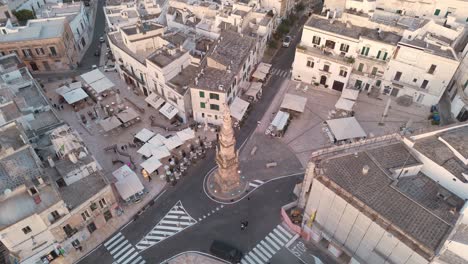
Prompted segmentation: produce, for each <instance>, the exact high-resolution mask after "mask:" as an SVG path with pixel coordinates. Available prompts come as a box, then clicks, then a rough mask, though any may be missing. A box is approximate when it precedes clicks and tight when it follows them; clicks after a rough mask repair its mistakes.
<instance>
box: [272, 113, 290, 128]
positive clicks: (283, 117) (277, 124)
mask: <svg viewBox="0 0 468 264" xmlns="http://www.w3.org/2000/svg"><path fill="white" fill-rule="evenodd" d="M288 119H289V113H288V112H283V111H278V113H277V114H276V116H275V118H274V119H273V121H272V122H271V125H272V126H273V127H274V128H275V129H276V130H279V131H281V130H283V129H284V127H285V126H286V124H287V123H288Z"/></svg>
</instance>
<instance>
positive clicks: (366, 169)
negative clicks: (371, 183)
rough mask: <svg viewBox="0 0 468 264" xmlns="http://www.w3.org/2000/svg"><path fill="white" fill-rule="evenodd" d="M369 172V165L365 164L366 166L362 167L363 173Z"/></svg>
mask: <svg viewBox="0 0 468 264" xmlns="http://www.w3.org/2000/svg"><path fill="white" fill-rule="evenodd" d="M367 173H369V166H367V165H364V167H362V175H367Z"/></svg>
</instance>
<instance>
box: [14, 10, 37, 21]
mask: <svg viewBox="0 0 468 264" xmlns="http://www.w3.org/2000/svg"><path fill="white" fill-rule="evenodd" d="M13 15H15V17H16V18H17V19H18V20H19V21H20V22H22V23H26V22H27V21H28V20H29V19H34V18H35V16H34V13H33V11H31V10H28V9H21V10H18V11H14V12H13Z"/></svg>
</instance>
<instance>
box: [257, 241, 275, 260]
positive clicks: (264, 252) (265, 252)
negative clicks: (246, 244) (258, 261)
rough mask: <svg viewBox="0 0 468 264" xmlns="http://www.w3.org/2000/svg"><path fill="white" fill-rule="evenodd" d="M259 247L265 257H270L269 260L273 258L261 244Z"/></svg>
mask: <svg viewBox="0 0 468 264" xmlns="http://www.w3.org/2000/svg"><path fill="white" fill-rule="evenodd" d="M257 247H258V249H259V250H260V251H261V252H262V253H263V254H264V255H265V256H267V257H268V259H270V258H271V257H273V255H271V254H270V252H268V251H267V250H266V249H265V248H263V246H262V245H261V244H258V245H257Z"/></svg>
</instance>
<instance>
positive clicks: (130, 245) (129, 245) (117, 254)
mask: <svg viewBox="0 0 468 264" xmlns="http://www.w3.org/2000/svg"><path fill="white" fill-rule="evenodd" d="M131 247H132V244H128V245H126V246H125V247H124V248H122V250H120V251H119V252H117V253H116V254H115V255H114V257H116V258H118V257H119V256H120V255H121V254H123V253H125V252H127V250H128V249H130V248H131ZM118 261H119V260H117V262H118Z"/></svg>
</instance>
